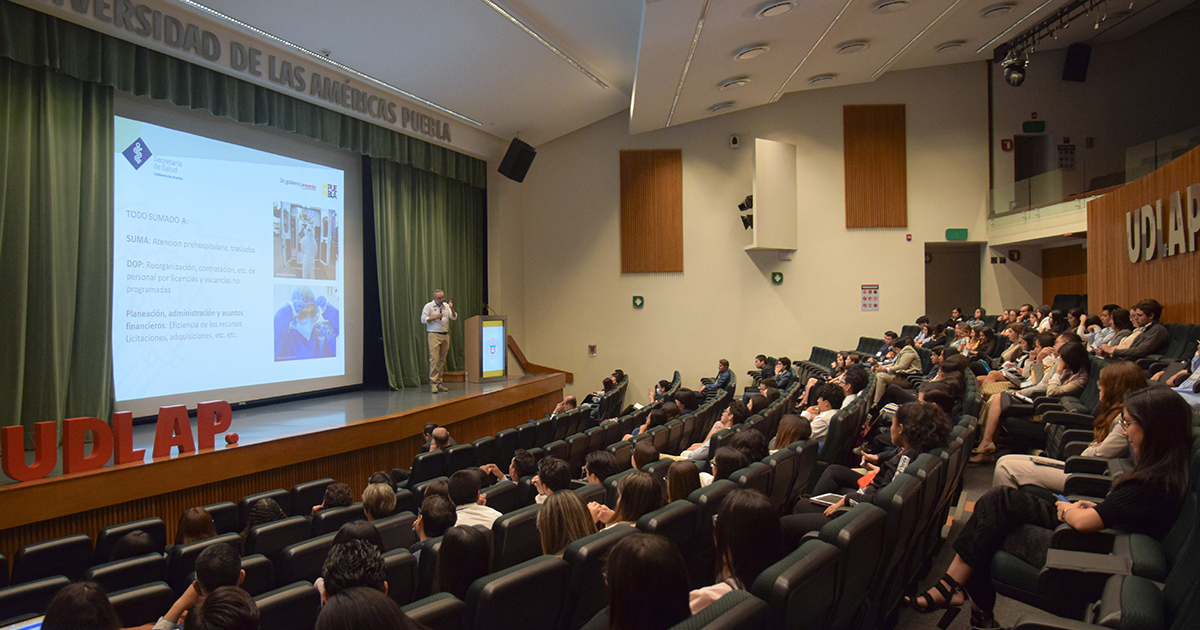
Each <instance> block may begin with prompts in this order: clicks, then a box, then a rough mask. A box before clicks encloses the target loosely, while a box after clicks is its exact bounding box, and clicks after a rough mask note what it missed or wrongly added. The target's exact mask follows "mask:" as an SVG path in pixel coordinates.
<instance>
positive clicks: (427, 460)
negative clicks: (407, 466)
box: [405, 450, 448, 488]
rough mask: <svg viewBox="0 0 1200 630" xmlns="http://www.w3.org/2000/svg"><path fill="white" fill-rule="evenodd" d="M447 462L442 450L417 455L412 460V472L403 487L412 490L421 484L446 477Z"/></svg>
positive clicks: (444, 452)
mask: <svg viewBox="0 0 1200 630" xmlns="http://www.w3.org/2000/svg"><path fill="white" fill-rule="evenodd" d="M447 461H448V459H447V457H446V451H442V450H437V451H429V452H428V453H420V454H418V455H417V456H416V457H414V458H413V462H412V471H411V472H409V473H408V479H407V483H406V484H405V487H406V488H412V487H413V486H415V485H417V484H419V483H421V482H424V481H429V480H430V479H436V478H437V477H444V476H446V462H447Z"/></svg>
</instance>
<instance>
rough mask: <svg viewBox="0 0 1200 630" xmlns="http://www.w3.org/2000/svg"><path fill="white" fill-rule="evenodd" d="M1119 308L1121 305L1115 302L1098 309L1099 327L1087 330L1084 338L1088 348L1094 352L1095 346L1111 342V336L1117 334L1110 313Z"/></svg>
mask: <svg viewBox="0 0 1200 630" xmlns="http://www.w3.org/2000/svg"><path fill="white" fill-rule="evenodd" d="M1119 308H1121V307H1120V306H1117V305H1116V304H1105V305H1104V307H1103V308H1101V309H1100V315H1099V318H1100V325H1099V327H1097V328H1096V329H1095V330H1088V335H1087V337H1085V338H1084V341H1086V342H1087V347H1088V350H1090V351H1092V352H1095V351H1096V348H1099V347H1100V346H1103V345H1105V344H1111V343H1113V336H1114V335H1116V334H1117V329H1116V328H1114V327H1113V319H1112V314H1113V312H1114V311H1116V310H1117V309H1119ZM1088 319H1089V320H1090V319H1091V318H1090V317H1089V318H1088ZM1089 328H1090V327H1089Z"/></svg>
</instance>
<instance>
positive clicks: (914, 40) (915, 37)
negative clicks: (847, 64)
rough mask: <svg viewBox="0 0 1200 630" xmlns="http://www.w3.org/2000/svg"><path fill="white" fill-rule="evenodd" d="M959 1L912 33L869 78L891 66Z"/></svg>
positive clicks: (957, 3) (957, 1) (958, 0)
mask: <svg viewBox="0 0 1200 630" xmlns="http://www.w3.org/2000/svg"><path fill="white" fill-rule="evenodd" d="M961 2H962V0H954V2H952V3H951V4H950V6H948V7H946V10H945V11H942V12H941V13H940V14H938V16H937V17H935V18H933V21H932V22H930V23H929V24H926V25H925V28H923V29H921V32H919V33H917V34H916V35H913V38H912V39H910V40H908V43H907V44H905V45H904V47H903V48H901V49H900V50H897V51H896V54H894V55H892V58H891V59H888V60H887V61H885V62H884V64H883V65H882V66H879V69H878V70H876V71H875V72H874V74H872V75H871V78H872V79H874V78H876V77H878V76H879V75H881V74H883V73H884V72H885V71H886V70H887V69H888V68H890V67H891V66H892V64H893V63H895V61H896V60H897V59H899V58H900V56H901V55H903V54H904V53H906V52H908V49H909V48H912V45H913V44H915V43H917V40H918V39H921V38H922V37H924V36H925V33H928V32H929V29H931V28H933V27H934V25H935V24H937V23H938V22H941V21H942V18H944V17H946V16H947V15H949V14H950V12H951V11H953V10H954V9H955V8H956V7H957V6H958V5H959V4H960V3H961Z"/></svg>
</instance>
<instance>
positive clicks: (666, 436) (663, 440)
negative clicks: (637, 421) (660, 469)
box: [650, 425, 671, 453]
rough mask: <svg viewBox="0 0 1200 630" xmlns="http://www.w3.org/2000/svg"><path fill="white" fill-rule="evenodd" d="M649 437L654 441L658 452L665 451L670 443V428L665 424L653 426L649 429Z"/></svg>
mask: <svg viewBox="0 0 1200 630" xmlns="http://www.w3.org/2000/svg"><path fill="white" fill-rule="evenodd" d="M650 439H651V440H653V441H654V448H656V449H658V452H659V453H666V452H668V447H669V446H670V444H671V429H669V428H667V426H666V425H663V426H661V427H654V428H653V429H650Z"/></svg>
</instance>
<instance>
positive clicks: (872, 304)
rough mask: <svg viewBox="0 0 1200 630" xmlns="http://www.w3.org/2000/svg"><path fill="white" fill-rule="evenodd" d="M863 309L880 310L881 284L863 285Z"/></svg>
mask: <svg viewBox="0 0 1200 630" xmlns="http://www.w3.org/2000/svg"><path fill="white" fill-rule="evenodd" d="M862 310H864V311H878V310H879V285H878V284H864V285H862Z"/></svg>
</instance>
